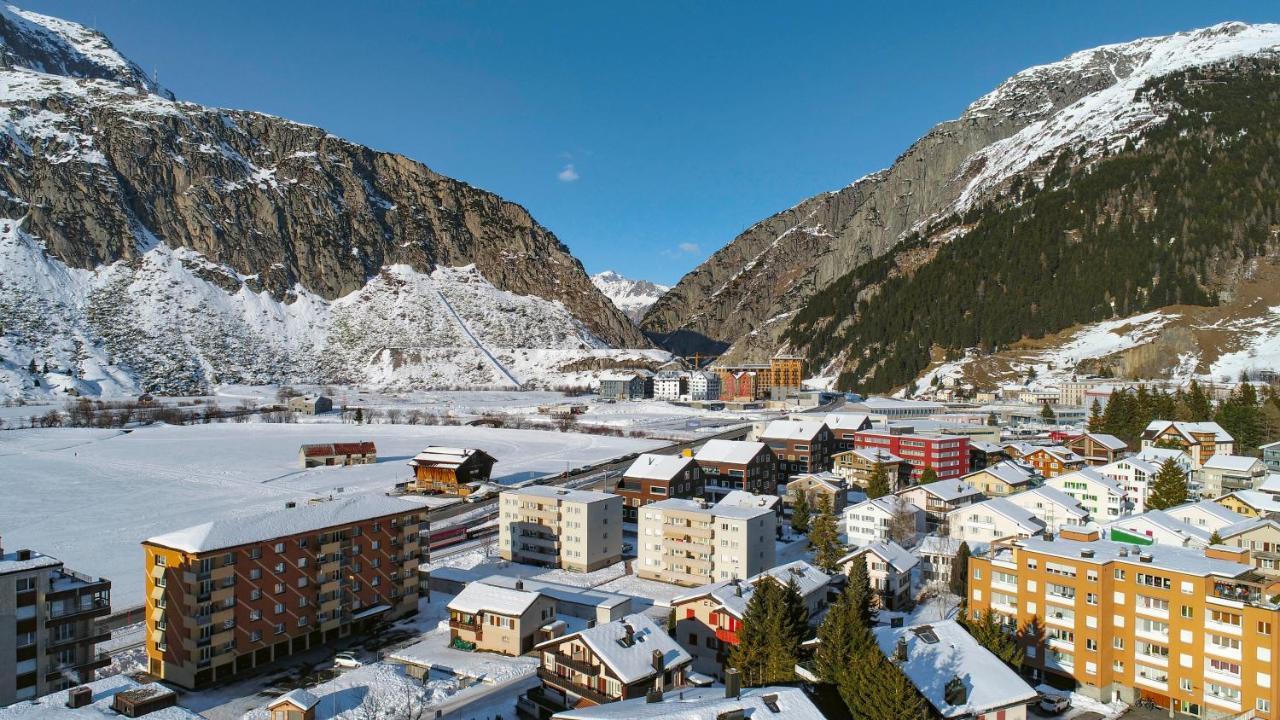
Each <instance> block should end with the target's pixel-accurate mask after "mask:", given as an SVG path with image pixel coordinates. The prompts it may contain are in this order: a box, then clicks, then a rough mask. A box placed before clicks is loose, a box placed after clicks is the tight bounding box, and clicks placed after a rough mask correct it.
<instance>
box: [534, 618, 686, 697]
mask: <svg viewBox="0 0 1280 720" xmlns="http://www.w3.org/2000/svg"><path fill="white" fill-rule="evenodd" d="M628 627H629V628H631V631H632V633H631V638H632V641H631V643H630V644H629V645H628V644H626V642H625V639H626V637H627V628H628ZM574 638H577V639H579V640H581V641H582V642H583V643H584V644H586V646H587V647H589V648H591V652H592V653H594V654H595V656H596V657H597V658H598V659H599V660H600V662H601V663H603V664H604V665H605V666H606V667H608V668H609V669H610V670H612V671H613V673H614V674H615V675H617V676H618V679H619V680H621V681H622V682H624V683H627V684H630V683H634V682H639V681H641V680H644V679H645V678H649V677H652V676H653V672H654V670H653V651H654V650H657V651H658V652H660V653H661V654H662V663H663V670H671V669H673V668H676V667H678V666H680V665H682V664H685V663H689V662H692V661H693V658H692V657H691V656H690V655H689V653H687V652H685V650H684V648H682V647H680V646H679V645H678V644H676V641H675V640H673V639H672V638H671V636H670V635H668V634H667V633H666V631H665V630H660V629H658V626H657V625H654V624H653V621H652V620H650V619H649V616H647V615H644V614H643V613H634V614H631V615H627V616H626V617H623V618H622V619H620V620H614V621H612V622H607V623H602V624H600V625H596V626H595V627H592V628H587V629H586V630H582V631H580V632H576V633H569V634H568V635H564V636H562V637H558V638H554V639H551V640H547V641H545V642H542V643H539V644H538V645H537V647H539V648H544V647H550V646H555V645H559V644H561V643H563V642H566V641H568V640H571V639H574Z"/></svg>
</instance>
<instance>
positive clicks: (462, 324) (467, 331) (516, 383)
mask: <svg viewBox="0 0 1280 720" xmlns="http://www.w3.org/2000/svg"><path fill="white" fill-rule="evenodd" d="M435 293H436V297H438V298H440V304H441V305H443V306H444V309H445V310H448V311H449V314H450V315H452V316H453V320H454V322H455V323H457V325H458V327H459V328H460V329H461V330H462V334H464V335H466V336H467V338H468V339H470V340H471V344H472V345H475V346H476V349H477V350H479V351H480V353H481V354H483V355H484V356H485V357H486V358H488V359H489V364H490V365H493V368H494V369H495V370H497V371H498V372H499V373H501V374H502V375H504V376H506V378H507V380H509V381H510V382H511V386H512V387H514V388H518V387H520V379H519V378H517V377H516V376H515V373H513V372H511V371H510V370H508V369H507V367H506V366H505V365H503V364H502V363H500V362H498V358H496V357H494V355H493V353H491V352H489V348H487V347H485V345H484V343H482V342H480V338H478V337H476V334H475V333H473V332H471V328H470V327H469V326H468V325H467V321H466V320H463V319H462V316H461V315H459V314H458V311H457V310H454V309H453V305H452V304H451V303H450V302H449V298H447V297H445V296H444V293H443V292H441V291H440V290H439V289H438V288H437V289H436V291H435Z"/></svg>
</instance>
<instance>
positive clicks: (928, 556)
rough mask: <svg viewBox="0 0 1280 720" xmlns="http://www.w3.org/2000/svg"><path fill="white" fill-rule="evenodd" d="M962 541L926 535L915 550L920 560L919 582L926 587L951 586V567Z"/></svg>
mask: <svg viewBox="0 0 1280 720" xmlns="http://www.w3.org/2000/svg"><path fill="white" fill-rule="evenodd" d="M962 542H963V541H962V540H956V539H955V538H952V537H939V536H937V535H928V536H926V537H925V538H924V539H923V540H921V541H920V544H919V545H917V546H916V548H915V555H916V557H918V558H920V568H921V571H920V581H921V582H922V583H923V584H924V585H925V586H928V587H934V588H945V587H949V586H950V584H951V565H952V563H953V562H954V561H955V558H956V554H957V553H959V552H960V544H961V543H962Z"/></svg>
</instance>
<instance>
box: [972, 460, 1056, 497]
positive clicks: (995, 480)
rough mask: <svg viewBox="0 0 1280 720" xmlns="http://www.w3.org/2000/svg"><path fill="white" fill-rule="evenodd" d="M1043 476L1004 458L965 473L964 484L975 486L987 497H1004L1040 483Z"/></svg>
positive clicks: (1029, 467) (1028, 466)
mask: <svg viewBox="0 0 1280 720" xmlns="http://www.w3.org/2000/svg"><path fill="white" fill-rule="evenodd" d="M1043 479H1044V478H1042V477H1040V475H1039V474H1038V473H1037V472H1036V471H1035V470H1034V469H1032V467H1031V466H1030V465H1023V464H1022V463H1020V462H1014V461H1013V460H1005V461H1004V462H999V463H996V464H995V465H991V466H989V467H985V468H982V469H981V470H977V471H975V472H971V473H969V474H968V475H965V476H964V478H963V480H964V482H965V483H966V484H968V485H971V486H973V487H974V488H977V489H978V490H979V491H981V492H982V494H983V495H986V496H987V497H1006V496H1008V495H1013V494H1014V493H1020V492H1025V491H1027V490H1030V489H1031V488H1033V487H1035V486H1037V485H1039V484H1040V482H1041V481H1042V480H1043Z"/></svg>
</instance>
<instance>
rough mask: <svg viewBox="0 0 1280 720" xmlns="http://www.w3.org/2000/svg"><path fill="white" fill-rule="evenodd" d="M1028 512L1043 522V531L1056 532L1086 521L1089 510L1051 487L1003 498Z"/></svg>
mask: <svg viewBox="0 0 1280 720" xmlns="http://www.w3.org/2000/svg"><path fill="white" fill-rule="evenodd" d="M1005 500H1008V501H1009V502H1011V503H1013V504H1014V505H1017V506H1018V507H1020V508H1022V509H1024V510H1026V511H1027V512H1030V513H1031V514H1032V515H1035V516H1036V517H1038V518H1040V520H1041V521H1043V522H1044V526H1045V527H1044V529H1045V532H1051V533H1056V532H1059V531H1061V530H1062V529H1063V528H1071V527H1079V526H1081V525H1084V524H1086V523H1088V522H1089V521H1090V520H1091V518H1090V517H1089V511H1088V510H1085V509H1084V506H1083V505H1081V504H1080V501H1079V500H1077V499H1075V498H1073V497H1071V496H1070V495H1068V494H1066V493H1064V492H1062V491H1061V490H1058V489H1057V488H1052V487H1047V486H1046V487H1038V488H1032V489H1031V490H1027V491H1026V492H1020V493H1015V494H1013V495H1009V496H1007V497H1006V498H1005Z"/></svg>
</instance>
